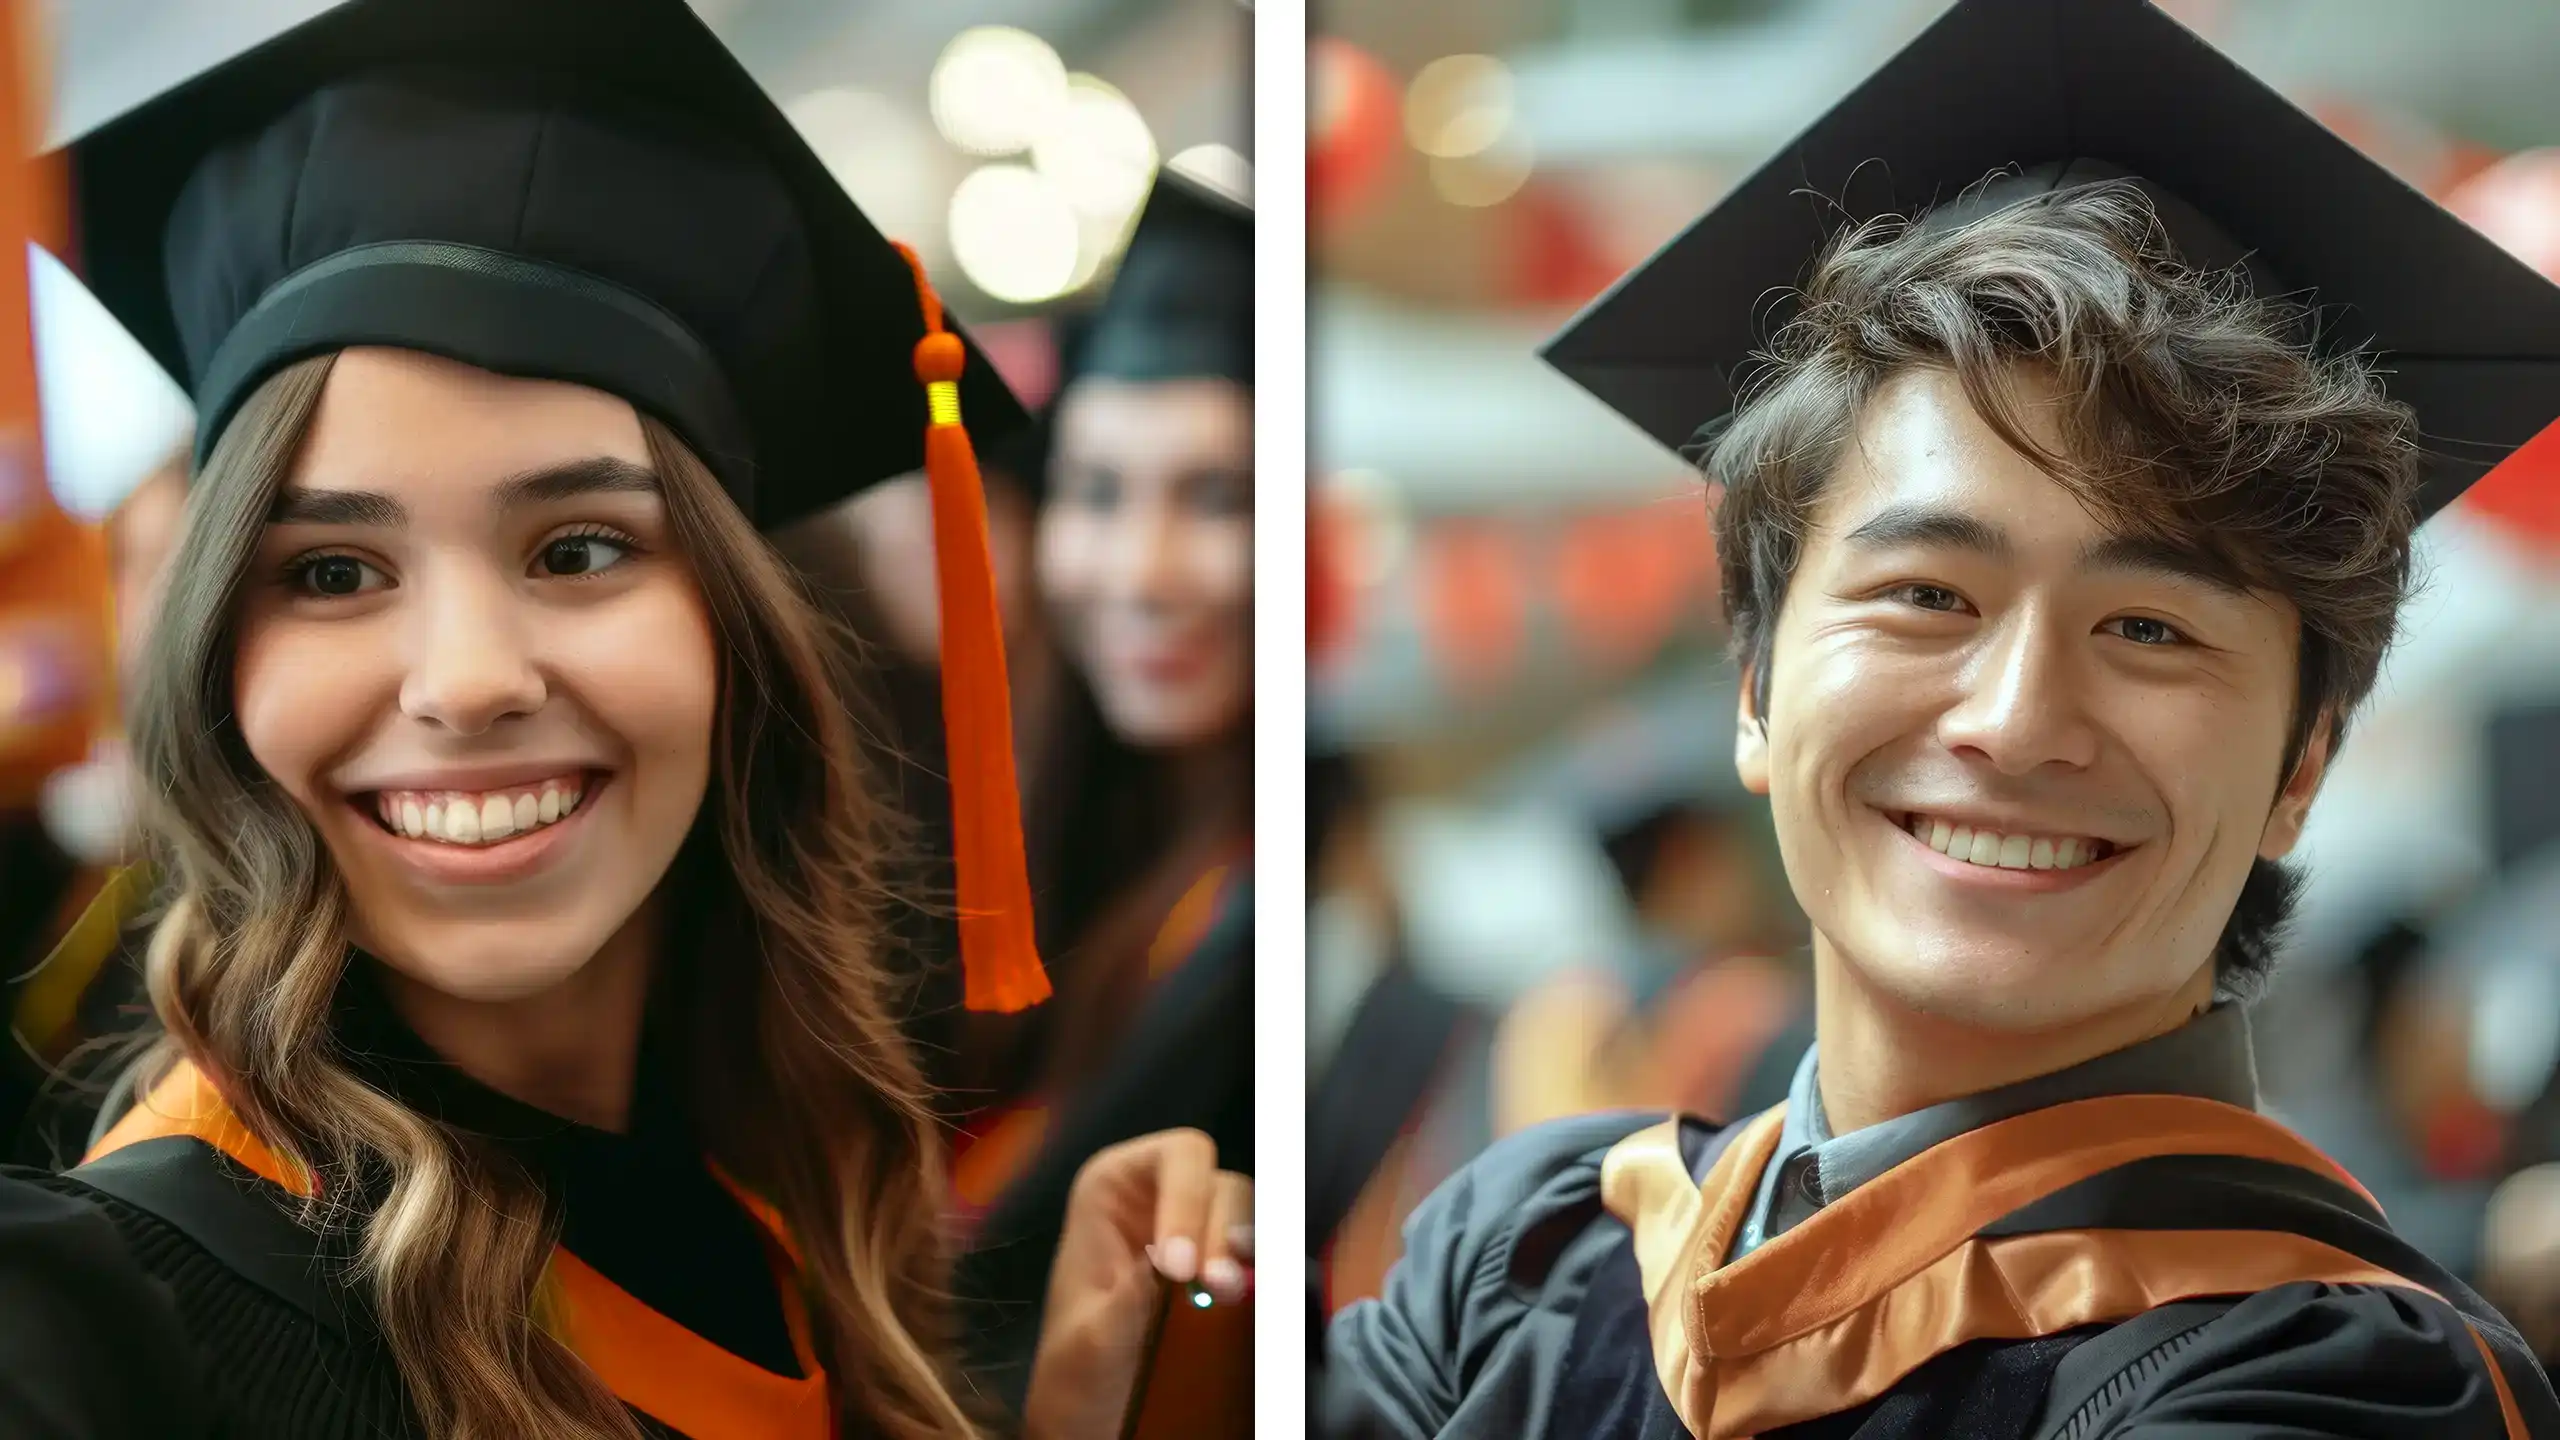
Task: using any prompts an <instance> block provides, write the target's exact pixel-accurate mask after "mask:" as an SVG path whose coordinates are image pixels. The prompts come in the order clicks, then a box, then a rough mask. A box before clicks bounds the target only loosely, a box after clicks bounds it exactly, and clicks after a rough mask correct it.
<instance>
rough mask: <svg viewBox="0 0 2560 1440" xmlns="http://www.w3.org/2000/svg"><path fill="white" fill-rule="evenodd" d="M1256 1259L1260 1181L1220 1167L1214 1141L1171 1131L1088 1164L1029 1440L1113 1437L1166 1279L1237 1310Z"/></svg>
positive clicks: (1070, 1225)
mask: <svg viewBox="0 0 2560 1440" xmlns="http://www.w3.org/2000/svg"><path fill="white" fill-rule="evenodd" d="M1252 1262H1253V1182H1252V1181H1251V1180H1248V1179H1246V1178H1245V1177H1244V1176H1242V1175H1237V1174H1232V1173H1229V1172H1225V1171H1221V1170H1219V1169H1218V1149H1217V1144H1216V1142H1214V1141H1212V1140H1211V1139H1210V1138H1209V1137H1208V1136H1206V1135H1203V1134H1201V1133H1200V1132H1199V1131H1197V1130H1167V1131H1164V1132H1162V1133H1160V1134H1155V1135H1146V1136H1141V1137H1140V1138H1138V1139H1136V1140H1131V1141H1128V1142H1126V1143H1124V1144H1120V1145H1115V1146H1112V1147H1111V1148H1110V1149H1108V1150H1105V1151H1102V1152H1101V1153H1100V1154H1097V1155H1095V1156H1094V1157H1093V1158H1092V1159H1091V1160H1088V1161H1086V1162H1085V1164H1084V1168H1083V1169H1082V1170H1080V1171H1078V1172H1077V1173H1076V1183H1075V1188H1074V1190H1073V1191H1071V1192H1070V1193H1069V1194H1068V1197H1067V1223H1066V1228H1065V1231H1064V1233H1062V1234H1061V1235H1060V1237H1059V1241H1058V1256H1057V1260H1056V1261H1055V1263H1054V1264H1053V1265H1052V1266H1051V1268H1050V1271H1049V1304H1048V1309H1047V1311H1046V1313H1045V1315H1044V1318H1043V1319H1042V1321H1041V1326H1040V1353H1039V1356H1038V1358H1037V1359H1035V1360H1034V1361H1033V1362H1032V1367H1031V1391H1030V1397H1029V1400H1028V1402H1027V1403H1026V1404H1025V1405H1024V1406H1023V1422H1024V1423H1023V1435H1024V1437H1025V1440H1113V1437H1115V1436H1117V1435H1118V1434H1119V1433H1120V1424H1121V1421H1122V1419H1123V1417H1124V1415H1125V1413H1126V1412H1127V1410H1128V1407H1129V1399H1130V1396H1131V1395H1132V1394H1134V1393H1135V1391H1136V1387H1137V1380H1138V1362H1139V1359H1140V1352H1141V1350H1142V1349H1143V1348H1144V1347H1145V1344H1146V1338H1147V1325H1148V1323H1149V1321H1150V1320H1151V1319H1152V1318H1153V1317H1154V1313H1155V1305H1156V1300H1157V1296H1158V1295H1159V1293H1160V1287H1161V1286H1162V1284H1163V1282H1164V1281H1167V1280H1170V1281H1173V1282H1175V1283H1177V1284H1191V1283H1194V1282H1197V1283H1198V1284H1199V1285H1200V1286H1201V1288H1203V1289H1205V1290H1207V1291H1208V1292H1209V1294H1210V1295H1211V1296H1212V1297H1213V1298H1215V1299H1217V1300H1219V1301H1222V1302H1229V1303H1232V1302H1234V1301H1238V1300H1242V1299H1243V1298H1244V1297H1245V1295H1246V1293H1247V1292H1248V1291H1249V1290H1250V1289H1251V1288H1252V1278H1251V1275H1250V1274H1249V1272H1248V1271H1247V1270H1246V1268H1245V1267H1246V1266H1248V1265H1250V1264H1251V1263H1252Z"/></svg>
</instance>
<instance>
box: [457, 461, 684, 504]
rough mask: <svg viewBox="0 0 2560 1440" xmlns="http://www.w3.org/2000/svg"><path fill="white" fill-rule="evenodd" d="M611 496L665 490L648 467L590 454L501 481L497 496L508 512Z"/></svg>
mask: <svg viewBox="0 0 2560 1440" xmlns="http://www.w3.org/2000/svg"><path fill="white" fill-rule="evenodd" d="M610 493H622V494H640V495H658V494H662V493H663V490H662V487H661V486H660V485H659V484H658V472H656V471H655V470H652V469H650V468H649V467H648V466H646V465H634V464H632V463H631V462H630V461H628V460H623V459H618V458H616V457H614V456H611V455H590V456H588V457H587V458H585V459H583V460H570V461H567V462H564V463H562V464H558V465H546V466H543V467H542V468H541V469H539V470H529V471H526V472H525V473H524V474H521V475H514V476H510V477H508V478H507V479H506V480H503V481H501V482H499V485H498V492H497V495H498V508H499V509H500V510H501V511H507V510H520V509H523V508H525V507H527V506H532V505H543V504H548V503H550V502H552V501H555V500H570V499H575V498H576V497H578V496H581V495H598V494H610Z"/></svg>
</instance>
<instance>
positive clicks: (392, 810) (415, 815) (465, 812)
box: [374, 780, 581, 845]
mask: <svg viewBox="0 0 2560 1440" xmlns="http://www.w3.org/2000/svg"><path fill="white" fill-rule="evenodd" d="M580 793H581V792H580V789H579V782H578V781H575V780H554V781H548V782H546V783H544V784H542V785H540V786H538V787H528V788H525V789H519V790H487V791H477V792H474V791H463V790H385V791H383V792H381V793H380V794H379V795H376V796H375V797H374V810H375V813H376V814H377V815H379V816H380V817H381V819H382V824H383V827H384V828H385V829H388V830H389V831H391V833H393V834H394V835H406V836H408V837H409V838H410V839H412V840H434V841H437V842H439V843H442V844H446V845H493V844H496V843H497V842H498V841H500V840H504V839H506V838H507V837H509V836H511V835H521V834H523V833H524V832H525V831H527V830H539V829H541V828H542V827H543V826H545V825H549V824H552V823H554V822H556V821H558V820H560V819H562V818H563V817H565V816H567V815H569V814H571V813H572V812H574V811H576V810H577V808H578V798H579V795H580Z"/></svg>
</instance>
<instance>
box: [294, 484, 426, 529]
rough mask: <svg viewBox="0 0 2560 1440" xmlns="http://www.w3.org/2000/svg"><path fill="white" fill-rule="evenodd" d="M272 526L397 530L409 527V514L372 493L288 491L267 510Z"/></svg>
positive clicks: (398, 504)
mask: <svg viewBox="0 0 2560 1440" xmlns="http://www.w3.org/2000/svg"><path fill="white" fill-rule="evenodd" d="M267 523H268V524H270V525H372V526H379V527H382V528H385V529H397V528H399V527H400V526H403V525H406V524H408V523H409V511H408V509H407V508H406V507H404V506H403V505H401V503H400V502H399V501H397V500H394V499H392V498H391V497H390V496H388V495H383V494H379V493H377V492H375V491H371V490H285V491H280V492H278V493H277V495H276V503H275V504H274V505H273V506H271V507H269V508H268V510H267Z"/></svg>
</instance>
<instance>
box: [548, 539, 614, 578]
mask: <svg viewBox="0 0 2560 1440" xmlns="http://www.w3.org/2000/svg"><path fill="white" fill-rule="evenodd" d="M623 553H624V548H623V547H622V546H620V545H618V544H615V543H614V542H613V541H611V540H608V539H606V538H605V537H604V536H601V535H564V536H562V537H561V538H559V539H557V540H554V541H552V542H551V543H550V544H548V545H545V546H543V547H542V566H543V569H544V570H546V571H547V572H549V573H550V574H553V575H592V574H594V573H595V572H596V571H599V570H604V569H608V568H610V567H611V566H612V565H613V563H614V562H615V561H616V560H619V559H620V558H621V557H622V555H623Z"/></svg>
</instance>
